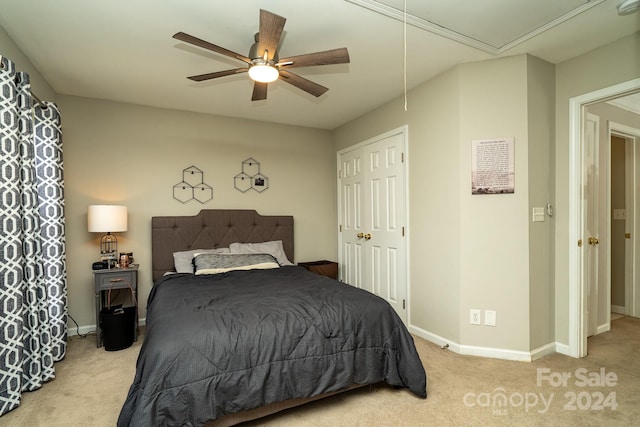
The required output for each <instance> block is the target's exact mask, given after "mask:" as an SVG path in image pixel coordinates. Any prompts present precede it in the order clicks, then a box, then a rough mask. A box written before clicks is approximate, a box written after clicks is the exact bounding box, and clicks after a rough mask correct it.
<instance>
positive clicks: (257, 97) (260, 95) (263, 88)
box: [251, 82, 268, 101]
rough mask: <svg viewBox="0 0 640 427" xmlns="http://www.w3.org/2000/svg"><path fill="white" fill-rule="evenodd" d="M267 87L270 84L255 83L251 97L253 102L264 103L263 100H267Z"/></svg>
mask: <svg viewBox="0 0 640 427" xmlns="http://www.w3.org/2000/svg"><path fill="white" fill-rule="evenodd" d="M267 86H268V83H260V82H255V84H254V85H253V96H252V97H251V100H252V101H262V100H263V99H267Z"/></svg>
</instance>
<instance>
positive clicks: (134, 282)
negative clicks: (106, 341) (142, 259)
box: [92, 264, 138, 347]
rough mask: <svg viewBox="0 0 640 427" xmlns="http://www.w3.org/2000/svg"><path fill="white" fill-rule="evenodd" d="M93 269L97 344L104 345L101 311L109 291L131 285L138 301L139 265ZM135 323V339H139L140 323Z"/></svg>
mask: <svg viewBox="0 0 640 427" xmlns="http://www.w3.org/2000/svg"><path fill="white" fill-rule="evenodd" d="M92 271H93V287H94V290H95V297H96V341H97V346H98V347H101V346H102V329H101V328H100V311H101V310H102V308H103V307H104V306H105V305H106V303H107V291H109V289H112V290H115V289H126V290H129V285H131V287H132V288H133V292H134V295H135V297H136V301H138V265H137V264H132V265H130V266H129V267H126V268H111V269H106V270H92ZM137 321H138V319H137V316H136V324H135V325H134V327H135V331H134V335H133V336H134V339H135V340H136V341H137V340H138V325H137Z"/></svg>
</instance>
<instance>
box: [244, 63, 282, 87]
mask: <svg viewBox="0 0 640 427" xmlns="http://www.w3.org/2000/svg"><path fill="white" fill-rule="evenodd" d="M279 75H280V73H279V72H278V69H277V68H276V67H274V66H272V65H269V64H255V65H252V66H251V67H250V68H249V77H251V79H252V80H253V81H256V82H260V83H271V82H273V81H276V80H278V76H279Z"/></svg>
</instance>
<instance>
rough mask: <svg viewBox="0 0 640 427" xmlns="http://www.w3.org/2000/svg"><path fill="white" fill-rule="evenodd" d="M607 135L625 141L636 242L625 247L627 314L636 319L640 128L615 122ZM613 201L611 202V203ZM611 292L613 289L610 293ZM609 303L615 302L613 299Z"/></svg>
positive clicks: (630, 222) (629, 226)
mask: <svg viewBox="0 0 640 427" xmlns="http://www.w3.org/2000/svg"><path fill="white" fill-rule="evenodd" d="M607 136H608V138H609V141H610V140H611V137H612V136H618V137H620V138H624V139H625V141H626V142H625V169H626V176H625V183H626V189H625V205H626V209H627V215H626V219H625V231H626V232H627V233H629V232H630V233H631V236H632V239H631V242H629V243H630V244H627V245H625V299H624V304H625V314H626V315H630V316H635V317H640V311H639V310H640V306H639V305H638V302H637V299H638V297H639V296H640V295H638V294H639V293H640V292H637V289H636V287H637V286H636V280H637V277H638V274H637V272H636V271H637V270H636V268H638V267H639V264H638V263H637V262H636V257H637V255H638V244H639V240H640V239H638V237H639V235H638V232H640V229H639V228H638V227H639V226H640V224H638V221H637V220H636V215H637V213H638V212H639V209H638V203H639V202H640V200H638V197H636V190H637V188H638V147H637V144H638V143H640V129H638V128H634V127H631V126H627V125H624V124H621V123H616V122H614V121H609V124H608V127H607ZM609 201H610V200H609ZM610 293H611V289H610V288H609V294H610ZM609 301H611V300H610V299H609Z"/></svg>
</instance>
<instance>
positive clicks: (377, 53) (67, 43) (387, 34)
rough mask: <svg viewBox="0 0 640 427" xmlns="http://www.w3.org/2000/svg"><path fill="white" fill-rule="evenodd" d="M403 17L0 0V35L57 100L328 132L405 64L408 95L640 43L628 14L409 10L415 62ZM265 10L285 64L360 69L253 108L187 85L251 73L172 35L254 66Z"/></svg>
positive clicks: (501, 1) (343, 8)
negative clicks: (495, 71)
mask: <svg viewBox="0 0 640 427" xmlns="http://www.w3.org/2000/svg"><path fill="white" fill-rule="evenodd" d="M404 3H405V2H404V0H380V1H373V0H323V1H318V0H242V1H237V2H233V3H232V2H229V1H226V0H163V1H157V0H135V1H131V0H94V1H77V0H56V1H50V0H2V9H1V11H0V27H2V28H4V30H5V31H6V32H7V34H8V35H9V36H10V37H11V38H12V39H13V40H14V41H15V43H16V44H17V45H18V46H19V47H20V49H21V50H22V51H23V52H24V53H25V55H26V56H27V57H28V58H30V60H31V61H32V63H33V64H34V65H35V66H36V68H38V70H39V71H40V72H41V74H42V75H43V76H44V77H45V78H46V79H47V81H48V82H49V83H50V84H51V86H52V87H53V89H54V90H55V91H56V92H57V93H60V94H66V95H76V96H83V97H91V98H99V99H107V100H114V101H121V102H128V103H135V104H142V105H150V106H156V107H163V108H172V109H179V110H187V111H196V112H202V113H210V114H217V115H223V116H231V117H242V118H249V119H255V120H261V121H270V122H277V123H286V124H293V125H300V126H310V127H316V128H322V129H334V128H335V127H337V126H339V125H341V124H343V123H345V122H347V121H349V120H352V119H354V118H356V117H358V116H360V115H362V114H364V113H366V112H368V111H371V110H372V109H374V108H376V107H378V106H380V105H382V104H384V103H386V102H388V101H390V100H392V99H394V98H397V97H399V96H402V95H403V93H404V75H405V64H406V78H407V88H408V89H411V88H413V87H415V86H417V85H419V84H421V83H422V82H424V81H427V80H429V79H430V78H432V77H434V76H435V75H437V74H439V73H441V72H443V71H445V70H447V69H449V68H451V67H452V66H454V65H456V64H459V63H464V62H471V61H479V60H485V59H490V58H496V57H501V56H508V55H516V54H521V53H525V52H527V53H530V54H532V55H534V56H537V57H539V58H542V59H544V60H547V61H549V62H552V63H559V62H562V61H564V60H567V59H569V58H571V57H574V56H577V55H580V54H582V53H584V52H587V51H589V50H592V49H594V48H596V47H599V46H601V45H604V44H607V43H610V42H612V41H615V40H617V39H619V38H621V37H624V36H627V35H630V34H633V33H635V32H637V31H639V30H640V13H636V14H633V15H628V16H624V17H622V16H618V14H617V12H616V5H617V3H618V0H591V1H588V0H562V1H558V0H482V1H479V0H430V1H424V0H406V5H407V22H408V23H409V25H407V27H406V62H405V56H404V49H405V48H404V28H405V27H404V25H403V19H404V13H403V7H404ZM261 8H262V9H266V10H269V11H270V12H273V13H276V14H278V15H281V16H283V17H285V18H287V23H286V25H285V31H284V36H283V41H282V43H281V48H280V52H279V55H280V57H283V56H293V55H298V54H304V53H311V52H316V51H322V50H328V49H333V48H338V47H347V48H348V49H349V53H350V57H351V63H350V64H343V65H329V66H320V67H309V68H298V69H295V72H296V73H297V74H300V75H301V76H303V77H306V78H308V79H310V80H313V81H315V82H317V83H320V84H322V85H324V86H326V87H328V88H329V89H330V90H329V91H328V92H327V93H326V94H324V95H322V96H321V97H320V98H315V97H313V96H311V95H309V94H307V93H305V92H303V91H301V90H299V89H297V88H295V87H293V86H291V85H288V84H286V83H284V82H281V81H278V82H275V83H272V84H270V85H269V91H268V98H267V100H265V101H256V102H252V101H251V93H252V84H251V82H250V80H249V78H248V76H247V74H245V73H243V74H239V75H234V76H228V77H223V78H219V79H216V80H212V81H208V82H201V83H195V82H192V81H190V80H187V79H186V76H190V75H195V74H202V73H208V72H213V71H221V70H226V69H231V68H237V67H241V66H243V63H242V62H240V61H235V60H233V59H231V58H228V57H223V56H221V55H218V54H215V53H213V52H209V51H205V50H203V49H200V48H197V47H194V46H191V45H187V44H185V43H182V42H179V41H177V40H175V39H173V38H172V37H171V36H172V35H173V34H174V33H176V32H178V31H183V32H186V33H189V34H191V35H194V36H196V37H199V38H201V39H204V40H207V41H209V42H211V43H214V44H216V45H218V46H221V47H224V48H226V49H229V50H232V51H235V52H238V53H241V54H243V55H247V54H248V50H249V47H250V45H251V44H252V42H253V34H254V33H255V32H256V31H257V30H258V20H259V18H258V15H259V9H261ZM565 19H566V20H565ZM1 53H2V52H0V54H1ZM408 108H411V105H410V104H409V105H408Z"/></svg>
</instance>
